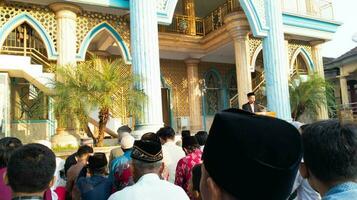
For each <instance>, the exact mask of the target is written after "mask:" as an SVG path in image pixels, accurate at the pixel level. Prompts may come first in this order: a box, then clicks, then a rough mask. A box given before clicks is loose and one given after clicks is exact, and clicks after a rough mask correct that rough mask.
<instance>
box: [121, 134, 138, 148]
mask: <svg viewBox="0 0 357 200" xmlns="http://www.w3.org/2000/svg"><path fill="white" fill-rule="evenodd" d="M134 141H135V138H134V137H133V136H131V135H129V134H128V135H125V136H124V137H123V138H122V139H121V141H120V145H121V148H122V149H131V148H133V145H134Z"/></svg>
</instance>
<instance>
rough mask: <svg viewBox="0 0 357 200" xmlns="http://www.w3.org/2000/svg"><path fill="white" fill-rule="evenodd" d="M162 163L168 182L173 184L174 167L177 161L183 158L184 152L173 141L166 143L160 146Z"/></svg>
mask: <svg viewBox="0 0 357 200" xmlns="http://www.w3.org/2000/svg"><path fill="white" fill-rule="evenodd" d="M162 154H163V156H164V159H163V162H164V164H165V166H166V167H167V168H168V171H169V181H170V182H171V183H174V182H175V175H176V166H177V163H178V161H179V160H180V159H181V158H183V157H185V152H184V151H183V150H182V148H181V147H179V146H177V145H176V144H175V143H174V142H173V141H168V142H166V143H165V144H164V145H162Z"/></svg>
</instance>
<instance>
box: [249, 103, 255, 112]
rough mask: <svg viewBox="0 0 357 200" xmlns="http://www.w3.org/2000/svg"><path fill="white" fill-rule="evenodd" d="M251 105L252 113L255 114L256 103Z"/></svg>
mask: <svg viewBox="0 0 357 200" xmlns="http://www.w3.org/2000/svg"><path fill="white" fill-rule="evenodd" d="M249 105H250V108H251V109H252V112H253V113H255V110H254V103H251V104H249Z"/></svg>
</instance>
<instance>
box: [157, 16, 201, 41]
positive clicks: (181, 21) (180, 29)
mask: <svg viewBox="0 0 357 200" xmlns="http://www.w3.org/2000/svg"><path fill="white" fill-rule="evenodd" d="M193 20H194V21H195V22H194V23H193ZM190 24H196V30H195V32H192V33H191V31H190V30H191V28H190V27H189V26H190ZM159 31H160V32H167V33H179V34H185V35H199V36H203V35H204V25H203V20H202V18H199V17H196V19H194V18H193V17H189V16H186V15H175V16H174V18H173V20H172V23H171V24H170V25H168V26H164V25H159Z"/></svg>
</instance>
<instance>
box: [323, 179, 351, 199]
mask: <svg viewBox="0 0 357 200" xmlns="http://www.w3.org/2000/svg"><path fill="white" fill-rule="evenodd" d="M355 199H357V183H354V182H346V183H342V184H340V185H337V186H335V187H333V188H331V189H330V190H329V191H328V192H327V193H326V194H325V196H324V197H322V200H355Z"/></svg>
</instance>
